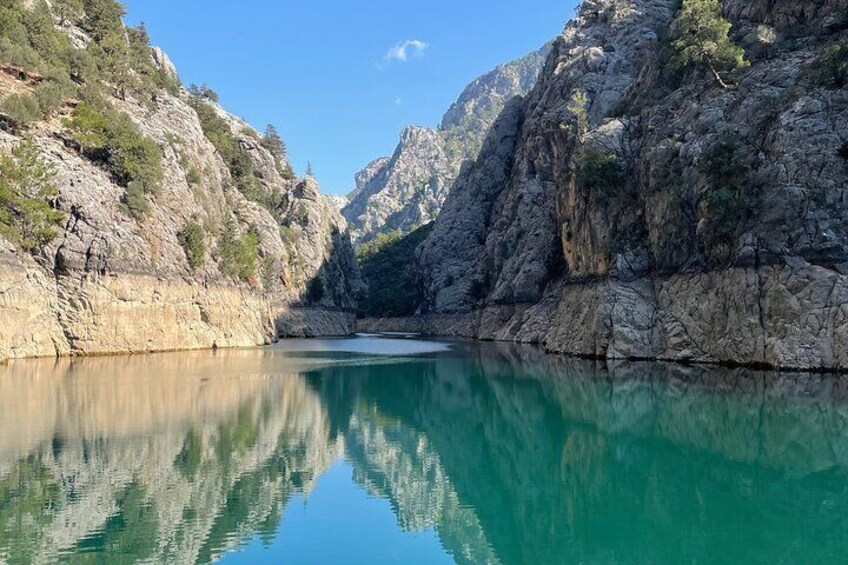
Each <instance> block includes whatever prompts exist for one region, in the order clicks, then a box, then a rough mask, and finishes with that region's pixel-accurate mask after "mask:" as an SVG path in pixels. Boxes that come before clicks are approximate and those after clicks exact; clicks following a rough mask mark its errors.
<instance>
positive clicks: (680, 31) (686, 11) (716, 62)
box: [671, 0, 749, 88]
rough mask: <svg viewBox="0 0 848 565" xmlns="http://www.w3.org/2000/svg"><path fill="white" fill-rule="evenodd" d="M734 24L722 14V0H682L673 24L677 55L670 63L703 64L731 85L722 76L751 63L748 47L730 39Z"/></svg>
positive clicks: (717, 80) (724, 83)
mask: <svg viewBox="0 0 848 565" xmlns="http://www.w3.org/2000/svg"><path fill="white" fill-rule="evenodd" d="M731 28H732V24H731V23H730V22H729V21H728V20H727V19H726V18H725V17H724V16H723V15H722V11H721V2H719V0H683V5H682V7H681V8H680V12H679V13H678V14H677V17H676V18H675V19H674V21H673V22H672V24H671V32H672V42H671V45H672V47H673V48H674V51H675V56H673V57H672V58H671V64H672V65H673V66H676V67H678V68H688V67H693V66H704V67H706V68H707V69H709V70H710V72H711V73H712V75H713V77H714V78H715V80H716V82H718V84H719V85H720V86H722V87H723V88H729V87H730V85H729V84H728V83H727V82H726V80H725V77H723V76H722V75H727V74H732V73H735V72H737V71H740V70H742V69H744V68H746V67H748V66H749V63H748V61H746V60H745V50H744V49H742V47H740V46H738V45H736V44H735V43H733V42H732V41H731V40H730V30H731Z"/></svg>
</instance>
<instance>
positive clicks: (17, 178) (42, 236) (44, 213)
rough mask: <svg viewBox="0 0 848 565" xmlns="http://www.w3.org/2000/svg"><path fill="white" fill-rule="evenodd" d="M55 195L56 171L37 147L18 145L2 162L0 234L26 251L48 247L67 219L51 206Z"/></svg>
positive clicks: (28, 144)
mask: <svg viewBox="0 0 848 565" xmlns="http://www.w3.org/2000/svg"><path fill="white" fill-rule="evenodd" d="M56 194H57V191H56V187H55V186H54V185H53V170H52V169H51V168H50V166H49V165H47V164H46V163H45V162H44V161H43V160H42V158H41V152H40V150H39V149H38V147H37V146H36V145H35V144H34V143H32V142H30V141H22V142H21V143H19V144H18V145H17V146H15V148H14V149H13V150H12V153H11V155H4V156H3V157H2V158H0V234H2V235H4V236H5V237H6V238H7V239H9V240H10V241H12V242H13V243H15V244H17V245H19V246H20V247H21V248H23V249H25V250H27V251H34V250H36V249H38V248H39V247H41V246H43V245H46V244H47V243H49V242H50V241H51V240H53V238H55V237H56V229H55V228H56V226H58V225H59V224H60V223H61V222H62V220H63V219H64V214H63V213H62V212H60V211H58V210H55V209H54V208H53V207H52V206H51V205H50V202H49V201H50V200H51V199H52V198H54V197H55V196H56Z"/></svg>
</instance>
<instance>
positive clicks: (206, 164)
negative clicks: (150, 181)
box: [0, 28, 359, 361]
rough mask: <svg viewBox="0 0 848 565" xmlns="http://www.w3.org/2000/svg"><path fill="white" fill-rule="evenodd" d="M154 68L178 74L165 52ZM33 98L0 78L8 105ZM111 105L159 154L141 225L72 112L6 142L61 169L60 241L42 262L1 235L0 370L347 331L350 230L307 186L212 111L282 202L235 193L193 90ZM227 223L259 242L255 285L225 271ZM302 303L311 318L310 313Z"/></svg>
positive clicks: (353, 289) (354, 279) (353, 281)
mask: <svg viewBox="0 0 848 565" xmlns="http://www.w3.org/2000/svg"><path fill="white" fill-rule="evenodd" d="M63 29H65V28H63ZM65 31H67V32H68V33H71V34H72V36H74V34H82V36H85V34H84V32H82V31H80V30H78V29H76V28H72V29H65ZM83 44H84V43H83ZM152 56H153V58H154V63H155V64H156V65H158V66H160V67H162V68H165V69H170V70H169V72H174V71H173V67H172V65H171V64H170V61H168V59H167V56H166V55H164V53H162V52H161V51H158V50H154V51H153V54H152ZM34 88H35V87H34V86H33V85H31V84H29V83H26V82H24V81H21V80H19V79H18V78H16V77H14V76H12V75H10V74H7V73H5V72H0V99H2V98H5V97H6V96H7V95H9V94H12V93H29V92H31V91H33V90H34ZM109 102H111V104H112V105H113V106H115V107H116V109H118V110H120V111H123V112H125V113H127V114H128V115H129V116H130V118H131V119H132V121H133V123H134V124H135V125H136V126H137V127H138V128H139V130H140V131H141V132H142V133H143V134H144V135H146V136H149V137H150V138H151V139H153V140H154V141H155V142H156V144H157V145H158V146H159V148H160V149H161V151H162V155H163V160H162V167H163V170H164V178H163V180H162V182H161V188H160V190H159V191H158V192H157V193H156V194H155V195H153V196H151V197H150V198H149V199H148V200H149V205H150V212H149V214H148V215H147V217H146V218H144V219H143V220H142V221H137V220H135V219H133V218H132V217H131V216H130V215H129V214H128V213H127V211H126V209H125V205H124V204H123V203H122V202H123V199H124V196H125V193H126V189H125V188H124V187H122V186H119V185H118V184H117V183H116V182H115V181H114V179H112V178H111V177H110V175H109V173H108V172H106V171H105V170H104V169H103V168H101V167H99V166H97V165H96V164H94V163H92V162H91V161H89V160H87V159H85V158H83V157H82V156H81V155H80V153H79V152H78V151H77V150H75V149H74V148H73V147H72V146H73V144H72V143H70V142H69V141H70V140H69V139H68V134H67V132H66V130H65V127H64V126H63V120H65V119H66V118H67V117H68V114H69V112H70V108H67V107H66V108H63V109H62V110H61V111H60V112H58V114H59V115H54V116H51V117H50V118H49V119H48V120H46V121H44V122H40V123H38V124H36V125H35V126H34V127H32V128H30V130H29V131H26V132H17V133H12V132H10V131H0V152H2V153H4V154H5V153H6V152H8V151H9V150H10V149H11V148H12V147H13V146H14V145H15V144H17V143H19V142H20V141H21V139H22V138H23V137H24V135H26V136H28V137H30V138H31V139H32V140H33V141H34V142H35V143H36V145H37V146H38V147H39V149H40V150H41V151H42V153H43V157H44V159H45V161H46V162H47V163H49V165H50V166H51V167H52V168H53V169H54V171H55V178H54V184H55V186H56V188H57V190H58V193H59V195H58V198H57V199H56V204H57V206H58V208H59V209H60V210H61V211H62V212H64V213H65V221H64V223H63V224H62V226H60V229H59V235H58V237H57V238H56V239H55V240H54V241H53V242H52V243H51V244H50V245H48V246H47V247H46V249H44V250H43V251H41V252H39V253H38V254H37V255H35V256H32V255H30V254H28V253H25V252H23V251H21V250H16V249H15V248H14V247H13V246H12V245H11V244H9V243H8V242H7V241H6V240H4V239H3V238H2V237H0V320H4V321H9V323H4V324H2V327H0V361H2V360H5V359H8V358H19V357H27V356H55V355H57V354H59V355H66V354H90V353H104V352H142V351H158V350H173V349H195V348H209V347H213V346H218V347H225V346H247V345H261V344H264V343H268V342H269V341H273V340H274V339H276V337H277V334H278V333H285V334H291V335H316V334H323V335H327V334H332V335H340V334H348V333H350V331H351V329H352V324H353V317H352V316H350V315H349V314H347V312H349V311H351V310H352V308H353V307H354V304H355V295H356V293H357V292H358V288H359V275H358V269H357V267H356V262H355V259H354V256H353V248H352V246H351V243H350V239H349V237H348V235H347V227H346V222H345V221H344V219H343V218H342V217H341V215H340V213H339V212H338V209H337V207H336V205H335V204H334V203H333V202H332V201H331V200H330V199H328V198H327V197H325V196H324V195H322V194H321V193H320V191H319V188H318V185H317V184H316V183H315V181H314V180H313V179H310V178H305V179H287V178H284V176H283V175H281V173H280V167H279V166H278V165H277V162H276V160H275V157H274V156H273V155H272V154H271V152H270V151H268V150H267V149H266V148H265V147H263V146H262V144H261V142H260V139H261V135H260V134H259V133H258V132H256V131H255V130H254V129H253V128H252V127H251V126H249V125H248V124H247V123H245V122H243V121H242V120H240V119H238V118H236V117H235V116H232V115H230V114H228V113H227V112H225V111H224V110H223V109H221V108H216V112H217V113H218V115H219V116H220V117H221V118H223V119H224V120H225V122H226V124H227V125H229V127H230V129H231V133H232V134H233V136H234V137H235V139H236V140H237V143H239V144H240V145H241V146H242V148H244V149H245V150H246V151H247V154H248V155H249V157H250V161H251V162H250V164H251V165H252V167H253V172H254V174H255V176H256V178H257V179H258V180H259V185H260V187H259V189H258V191H259V192H261V194H262V195H264V196H268V197H270V196H272V195H275V199H276V200H278V201H279V205H278V206H276V208H274V209H268V208H266V207H263V206H260V205H259V204H257V203H256V202H255V201H252V200H248V199H247V198H246V197H245V196H244V195H243V194H242V193H241V192H240V191H239V190H238V189H237V188H236V187H235V183H234V181H233V178H232V176H231V174H230V171H229V170H228V168H227V166H226V165H225V163H224V161H223V159H222V157H221V155H220V154H219V153H218V151H216V149H215V147H214V146H213V145H212V143H211V142H210V141H209V140H208V139H207V138H206V136H205V135H204V133H203V130H202V128H201V123H200V120H199V118H198V115H197V113H196V112H195V110H194V109H193V108H192V106H191V105H190V103H189V96H188V94H187V93H186V92H180V93H179V94H178V95H172V94H169V93H168V92H165V91H161V92H157V93H156V103H155V104H144V103H142V102H141V101H138V100H134V99H132V97H129V98H128V99H127V100H122V99H119V98H111V97H110V98H109ZM254 200H256V199H254ZM229 219H232V220H234V221H235V222H236V224H237V228H238V231H239V233H242V234H243V233H246V232H248V231H249V230H255V231H256V232H257V233H258V236H259V259H258V265H257V268H256V274H255V276H253V277H250V279H249V280H247V281H245V282H239V281H236V280H234V279H233V278H231V277H227V276H224V275H223V274H222V273H221V269H220V263H221V253H220V249H219V241H220V236H221V231H222V230H223V227H224V225H225V224H226V223H227V221H228V220H229ZM189 221H192V222H195V223H197V224H199V225H201V226H203V227H204V228H205V229H206V232H207V233H206V245H207V253H206V259H205V261H204V263H203V265H201V266H200V267H199V268H198V269H192V268H190V266H189V264H188V260H187V258H186V253H185V251H184V250H183V248H182V246H181V245H180V242H179V233H180V231H181V230H183V228H184V226H185V225H186V223H187V222H189ZM310 288H320V289H321V291H320V293H319V292H315V291H313V292H312V293H310V292H308V291H309V289H310ZM305 305H308V306H310V307H311V311H314V315H313V314H312V313H311V311H310V312H307V313H306V314H304V313H302V308H301V307H302V306H305Z"/></svg>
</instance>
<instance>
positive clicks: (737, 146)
mask: <svg viewBox="0 0 848 565" xmlns="http://www.w3.org/2000/svg"><path fill="white" fill-rule="evenodd" d="M703 162H704V169H705V172H706V173H707V175H708V176H709V177H710V180H711V181H712V184H713V188H712V190H711V191H710V193H709V194H708V195H707V197H706V199H705V200H704V202H703V203H702V215H704V219H705V222H704V226H705V230H704V232H703V238H704V243H705V244H706V246H707V249H708V250H709V249H714V248H716V247H718V246H720V245H729V244H731V243H732V242H733V240H734V238H735V236H736V233H737V231H738V230H739V227H740V225H741V224H742V223H743V222H744V221H745V219H746V218H747V215H748V210H747V206H746V202H745V196H746V195H745V192H746V188H747V186H748V184H749V181H748V168H747V166H746V164H745V158H744V149H743V144H742V140H741V139H740V138H739V136H738V135H736V134H734V133H723V134H721V135H719V136H718V137H717V138H716V140H715V141H714V142H713V143H712V144H711V145H710V147H709V148H708V149H707V151H706V152H705V154H704V161H703Z"/></svg>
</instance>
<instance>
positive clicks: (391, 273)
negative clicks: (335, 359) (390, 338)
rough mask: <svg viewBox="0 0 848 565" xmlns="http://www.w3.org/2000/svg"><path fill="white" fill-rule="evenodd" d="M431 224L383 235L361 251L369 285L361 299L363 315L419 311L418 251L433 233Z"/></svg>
mask: <svg viewBox="0 0 848 565" xmlns="http://www.w3.org/2000/svg"><path fill="white" fill-rule="evenodd" d="M432 227H433V224H432V223H430V224H427V225H425V226H422V227H420V228H418V229H417V230H415V231H413V232H412V233H410V234H408V235H406V236H402V235H401V234H400V233H399V232H393V233H391V234H380V235H378V236H377V237H375V238H374V240H372V241H371V242H369V243H366V244H363V245H360V246H359V248H358V250H357V255H358V256H359V261H360V268H361V270H362V278H363V280H364V281H365V284H366V285H367V287H368V290H367V292H366V294H365V296H364V297H363V298H362V300H360V302H359V314H360V315H361V316H363V317H386V318H391V317H402V316H411V315H413V314H415V310H416V309H417V307H418V305H419V303H420V301H421V300H420V292H419V289H418V282H417V275H416V272H415V251H416V249H417V248H418V246H419V245H421V243H422V242H423V241H424V240H425V239H426V238H427V236H428V235H429V233H430V231H431V229H432Z"/></svg>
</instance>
